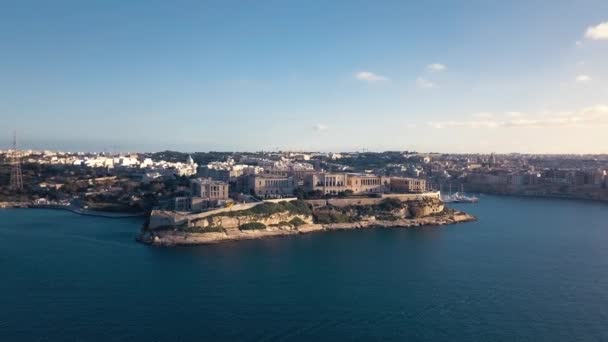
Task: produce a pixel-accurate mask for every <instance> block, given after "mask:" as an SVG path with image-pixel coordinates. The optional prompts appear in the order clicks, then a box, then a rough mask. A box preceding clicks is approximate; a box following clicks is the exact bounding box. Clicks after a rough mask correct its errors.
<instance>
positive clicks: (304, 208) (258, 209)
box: [234, 200, 312, 215]
mask: <svg viewBox="0 0 608 342" xmlns="http://www.w3.org/2000/svg"><path fill="white" fill-rule="evenodd" d="M285 211H287V212H289V213H290V214H295V215H311V214H312V209H311V208H310V205H309V204H308V203H306V202H305V201H302V200H295V201H291V202H287V201H284V202H279V203H272V202H264V203H262V204H259V205H257V206H255V207H253V208H251V209H248V210H243V211H236V212H234V214H235V215H248V214H254V215H272V214H277V213H281V212H285Z"/></svg>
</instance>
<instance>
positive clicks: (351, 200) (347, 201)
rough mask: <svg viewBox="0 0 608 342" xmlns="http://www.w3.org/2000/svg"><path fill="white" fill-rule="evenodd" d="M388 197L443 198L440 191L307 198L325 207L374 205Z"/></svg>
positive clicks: (413, 199)
mask: <svg viewBox="0 0 608 342" xmlns="http://www.w3.org/2000/svg"><path fill="white" fill-rule="evenodd" d="M386 198H395V199H398V200H400V201H402V202H409V201H423V200H425V199H437V200H440V199H441V193H440V192H439V191H429V192H421V193H412V194H382V196H381V197H357V196H353V197H347V198H329V199H312V200H306V202H308V203H310V204H311V205H312V206H313V207H315V208H318V207H325V206H327V205H332V206H335V207H347V206H351V205H374V204H378V203H380V202H382V200H384V199H386Z"/></svg>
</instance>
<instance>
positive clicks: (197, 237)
mask: <svg viewBox="0 0 608 342" xmlns="http://www.w3.org/2000/svg"><path fill="white" fill-rule="evenodd" d="M476 220H477V218H476V217H475V216H472V215H470V214H467V213H465V212H455V213H453V214H445V215H436V216H428V217H423V218H417V219H399V220H394V221H380V220H373V221H360V222H354V223H333V224H305V225H301V226H299V227H297V228H285V227H268V228H266V229H262V230H251V231H241V230H238V229H229V230H225V231H223V232H205V233H199V232H187V231H183V230H178V229H173V230H161V231H159V230H156V231H149V230H148V231H143V232H142V233H140V234H139V235H138V236H137V241H139V242H142V243H146V244H150V245H155V246H179V245H205V244H216V243H222V242H230V241H241V240H252V239H262V238H269V237H278V236H292V235H298V234H309V233H314V232H327V231H342V230H356V229H367V228H413V227H422V226H443V225H448V224H456V223H464V222H470V221H476Z"/></svg>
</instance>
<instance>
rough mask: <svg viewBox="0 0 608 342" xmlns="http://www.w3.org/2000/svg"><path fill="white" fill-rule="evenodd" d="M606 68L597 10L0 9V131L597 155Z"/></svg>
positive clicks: (138, 145) (71, 143)
mask: <svg viewBox="0 0 608 342" xmlns="http://www.w3.org/2000/svg"><path fill="white" fill-rule="evenodd" d="M603 23H606V24H605V25H602V24H603ZM606 60H608V2H607V1H603V0H597V1H593V0H589V1H447V0H446V1H420V2H413V1H331V2H330V1H297V2H296V1H213V2H210V1H111V0H106V1H61V0H57V1H27V0H22V1H2V0H0V127H2V128H3V129H2V131H3V132H4V133H3V134H4V136H5V139H4V140H5V142H6V143H5V144H3V145H5V146H8V145H9V142H10V135H11V131H12V130H13V129H17V130H18V131H19V134H20V137H21V142H22V144H23V145H24V147H31V148H51V149H64V150H103V149H107V150H115V151H151V150H163V149H178V150H184V151H206V150H260V149H265V150H274V149H296V150H322V151H328V150H341V151H353V150H362V149H367V150H414V149H415V150H419V151H442V152H465V151H470V152H492V151H494V152H550V153H585V152H589V153H608V139H606V138H605V132H606V128H607V127H608V63H606V62H605V61H606ZM0 139H1V138H0ZM0 148H1V146H0Z"/></svg>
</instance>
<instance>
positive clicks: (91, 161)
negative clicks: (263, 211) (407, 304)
mask: <svg viewBox="0 0 608 342" xmlns="http://www.w3.org/2000/svg"><path fill="white" fill-rule="evenodd" d="M17 162H18V163H19V164H20V169H21V170H20V173H21V174H20V175H19V176H20V178H21V180H20V181H19V182H17V183H16V184H15V183H11V177H15V175H14V174H12V171H13V169H14V167H13V165H14V164H15V163H17ZM0 163H2V165H3V167H2V173H0V184H1V185H2V191H1V192H0V202H5V203H8V202H11V203H33V204H40V205H44V204H54V205H74V206H79V207H82V208H88V209H93V210H101V211H113V212H132V213H136V212H146V211H149V210H151V209H152V208H155V207H160V208H167V209H169V208H172V209H174V210H178V211H203V210H206V209H209V208H215V207H221V206H226V205H227V204H228V203H232V202H237V203H238V202H252V201H256V200H259V199H269V198H287V197H297V198H301V199H321V198H332V197H335V198H345V197H349V196H357V195H373V196H379V195H381V194H387V193H423V192H432V191H441V192H442V194H444V195H447V194H449V193H451V192H462V191H464V192H467V193H493V194H506V195H521V196H551V197H567V198H580V199H592V200H608V189H607V183H608V177H607V171H608V156H606V155H524V154H485V155H483V154H469V155H464V154H439V153H430V154H429V153H416V152H407V151H404V152H393V151H391V152H381V153H373V152H354V153H319V152H256V153H239V152H234V153H233V152H205V153H192V154H187V153H180V152H171V151H165V152H158V153H133V154H108V153H82V152H80V153H70V152H54V151H31V150H27V151H13V150H5V151H0Z"/></svg>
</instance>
